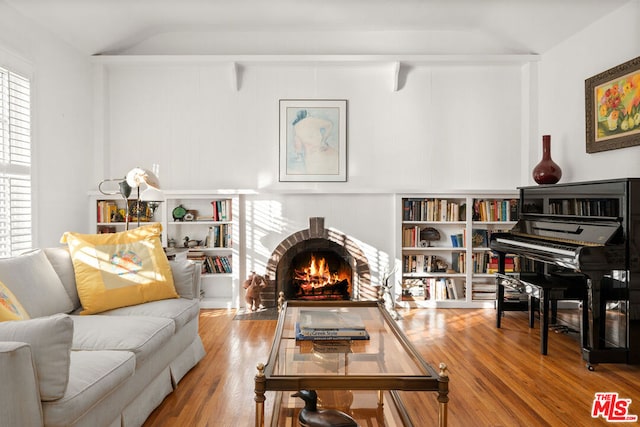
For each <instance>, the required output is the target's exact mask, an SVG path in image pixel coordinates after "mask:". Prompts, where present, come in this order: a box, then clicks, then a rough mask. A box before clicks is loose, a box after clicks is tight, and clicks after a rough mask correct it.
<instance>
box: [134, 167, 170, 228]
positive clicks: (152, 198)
mask: <svg viewBox="0 0 640 427" xmlns="http://www.w3.org/2000/svg"><path fill="white" fill-rule="evenodd" d="M125 179H126V181H127V184H129V186H130V187H131V188H136V189H137V197H136V213H137V216H138V226H140V202H141V201H142V202H147V204H148V205H149V208H150V209H151V216H152V217H153V215H154V214H155V212H156V209H157V208H158V205H159V204H160V203H162V202H163V201H164V194H162V191H160V182H159V181H158V177H157V176H156V175H155V174H154V173H153V172H151V171H149V170H146V169H142V168H139V167H136V168H133V169H131V170H130V171H129V172H128V173H127V176H126V178H125ZM142 184H145V185H146V186H147V188H146V189H145V190H144V191H143V192H142V194H141V193H140V186H141V185H142Z"/></svg>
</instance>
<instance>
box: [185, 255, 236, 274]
mask: <svg viewBox="0 0 640 427" xmlns="http://www.w3.org/2000/svg"><path fill="white" fill-rule="evenodd" d="M187 259H190V260H193V261H198V262H200V263H201V264H202V274H219V273H231V272H232V271H233V270H232V268H231V265H232V264H231V255H224V256H223V255H220V256H218V255H207V254H206V253H205V252H203V251H189V252H188V253H187Z"/></svg>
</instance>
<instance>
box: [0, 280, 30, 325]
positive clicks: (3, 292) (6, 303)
mask: <svg viewBox="0 0 640 427" xmlns="http://www.w3.org/2000/svg"><path fill="white" fill-rule="evenodd" d="M27 319H29V313H27V311H26V310H25V309H24V307H22V304H20V301H18V299H17V298H16V296H15V295H13V292H11V291H10V290H9V288H7V287H6V286H5V285H4V283H2V282H0V322H4V321H5V320H27Z"/></svg>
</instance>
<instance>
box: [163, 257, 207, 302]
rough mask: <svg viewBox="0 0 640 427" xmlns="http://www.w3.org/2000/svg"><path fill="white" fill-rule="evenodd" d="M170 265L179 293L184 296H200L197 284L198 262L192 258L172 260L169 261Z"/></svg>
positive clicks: (191, 297) (190, 297) (192, 297)
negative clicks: (191, 259)
mask: <svg viewBox="0 0 640 427" xmlns="http://www.w3.org/2000/svg"><path fill="white" fill-rule="evenodd" d="M169 265H170V266H171V274H173V284H174V286H175V287H176V292H178V295H180V296H181V297H182V298H189V299H194V298H199V297H200V295H197V288H198V287H197V285H196V273H197V272H196V263H195V262H193V261H190V260H172V261H169Z"/></svg>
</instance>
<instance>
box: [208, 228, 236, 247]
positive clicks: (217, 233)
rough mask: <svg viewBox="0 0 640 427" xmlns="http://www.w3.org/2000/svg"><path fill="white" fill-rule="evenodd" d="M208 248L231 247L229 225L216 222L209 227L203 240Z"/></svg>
mask: <svg viewBox="0 0 640 427" xmlns="http://www.w3.org/2000/svg"><path fill="white" fill-rule="evenodd" d="M205 246H206V247H208V248H228V247H231V225H230V224H218V225H214V226H211V227H209V233H208V234H207V238H206V241H205Z"/></svg>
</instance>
